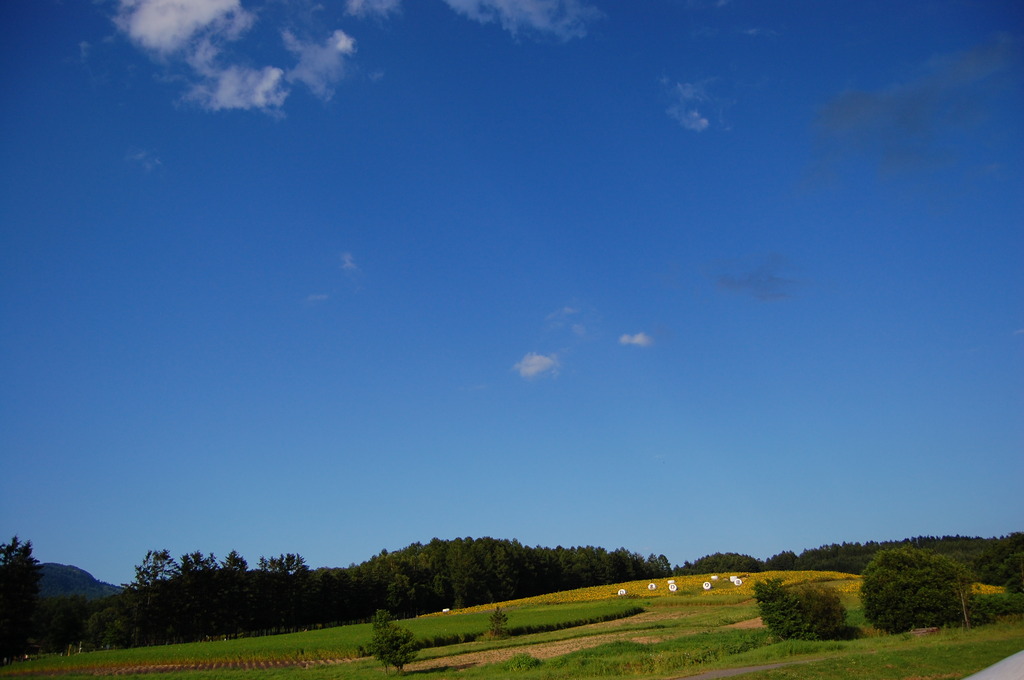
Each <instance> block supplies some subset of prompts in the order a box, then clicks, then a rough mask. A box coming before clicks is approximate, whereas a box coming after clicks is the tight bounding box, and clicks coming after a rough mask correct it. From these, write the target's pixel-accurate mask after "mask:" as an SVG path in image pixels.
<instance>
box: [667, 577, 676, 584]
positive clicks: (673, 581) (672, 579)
mask: <svg viewBox="0 0 1024 680" xmlns="http://www.w3.org/2000/svg"><path fill="white" fill-rule="evenodd" d="M668 582H669V583H675V582H676V580H675V579H674V578H670V579H669V580H668Z"/></svg>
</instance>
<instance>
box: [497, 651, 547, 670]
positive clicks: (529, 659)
mask: <svg viewBox="0 0 1024 680" xmlns="http://www.w3.org/2000/svg"><path fill="white" fill-rule="evenodd" d="M540 664H541V660H540V659H538V658H536V657H533V656H530V655H529V654H527V653H525V652H523V653H521V654H516V655H515V656H513V657H512V658H511V659H509V660H508V661H506V662H505V663H504V664H503V665H502V668H504V669H505V670H506V671H508V672H510V673H516V672H519V671H528V670H530V669H531V668H536V667H537V666H539V665H540Z"/></svg>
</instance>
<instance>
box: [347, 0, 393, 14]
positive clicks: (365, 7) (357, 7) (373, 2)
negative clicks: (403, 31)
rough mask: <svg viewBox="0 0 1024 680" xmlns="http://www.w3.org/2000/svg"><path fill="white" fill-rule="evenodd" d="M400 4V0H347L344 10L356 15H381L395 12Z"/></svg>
mask: <svg viewBox="0 0 1024 680" xmlns="http://www.w3.org/2000/svg"><path fill="white" fill-rule="evenodd" d="M401 5H402V0H348V2H346V3H345V12H346V13H347V14H351V15H352V16H357V17H366V16H373V15H376V16H381V17H383V16H387V15H388V14H390V13H392V12H397V11H398V10H399V9H400V8H401Z"/></svg>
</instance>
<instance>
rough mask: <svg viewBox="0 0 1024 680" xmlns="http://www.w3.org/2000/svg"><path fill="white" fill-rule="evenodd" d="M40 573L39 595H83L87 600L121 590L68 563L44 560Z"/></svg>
mask: <svg viewBox="0 0 1024 680" xmlns="http://www.w3.org/2000/svg"><path fill="white" fill-rule="evenodd" d="M41 573H42V575H43V577H42V578H41V579H40V580H39V596H40V597H60V596H62V595H84V596H85V598H86V599H87V600H95V599H98V598H101V597H107V596H108V595H116V594H118V593H119V592H121V588H119V587H118V586H113V585H110V584H109V583H104V582H103V581H97V580H96V579H95V578H93V575H92V574H90V573H89V572H87V571H85V570H84V569H79V568H78V567H73V566H71V565H68V564H55V563H53V562H46V563H44V564H43V565H42V569H41Z"/></svg>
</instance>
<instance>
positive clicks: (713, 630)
mask: <svg viewBox="0 0 1024 680" xmlns="http://www.w3.org/2000/svg"><path fill="white" fill-rule="evenodd" d="M729 576H736V577H739V578H740V579H741V584H740V585H734V584H733V582H731V581H730V580H729ZM772 577H778V578H783V579H785V581H786V582H787V583H794V584H795V583H802V582H808V581H810V582H816V583H821V584H823V585H825V586H827V587H829V588H833V589H835V590H837V591H838V592H839V593H840V596H841V598H842V600H843V602H844V605H845V606H846V607H847V610H848V622H849V623H850V624H851V625H853V626H856V627H858V628H859V629H860V631H861V632H860V636H859V637H858V638H856V639H852V640H848V641H838V642H835V641H833V642H796V641H785V642H775V641H773V640H772V638H771V637H770V636H769V634H768V633H767V631H765V630H764V628H763V627H760V625H759V621H758V619H757V606H756V603H755V601H754V600H753V595H752V591H753V584H754V583H755V582H756V581H758V580H762V579H765V578H772ZM704 583H709V584H711V585H712V587H711V588H710V590H706V589H705V588H704ZM859 583H860V578H859V577H858V576H854V575H850V574H843V573H838V572H762V573H757V574H732V575H721V576H720V577H719V578H718V579H717V580H712V577H711V576H710V575H703V576H685V577H675V578H674V579H672V582H670V581H669V580H668V579H658V580H656V581H649V580H643V581H632V582H628V583H620V584H615V585H610V586H597V587H592V588H582V589H578V590H570V591H563V592H559V593H552V594H549V595H542V596H537V597H531V598H525V599H521V600H512V601H508V602H504V603H499V605H498V606H501V607H502V609H503V610H504V611H505V612H506V613H507V614H508V624H507V627H508V630H509V631H510V632H511V633H512V635H511V636H510V637H508V638H505V639H488V637H487V636H486V635H485V634H486V632H487V630H488V627H489V617H490V615H491V613H492V612H493V610H494V607H495V605H487V606H481V607H472V608H468V609H463V610H458V611H450V612H436V613H433V614H430V615H426V616H421V617H418V618H416V619H409V620H405V621H401V622H400V623H401V625H403V626H405V627H407V628H409V629H410V630H411V631H412V632H413V633H414V635H415V636H416V639H417V640H418V641H419V642H420V643H421V644H422V645H424V648H422V649H420V650H419V652H418V654H417V657H416V660H415V661H414V662H413V663H412V664H410V665H409V666H407V667H406V674H407V675H410V676H412V677H419V678H424V679H437V680H441V679H448V678H456V677H457V678H465V679H466V680H474V679H477V678H479V679H481V680H486V679H488V678H509V677H516V678H523V679H524V680H530V679H536V680H541V679H544V680H561V679H563V678H564V679H573V678H580V679H582V678H682V677H689V676H695V675H699V674H701V673H703V672H706V671H709V670H714V669H723V668H736V667H759V666H768V665H775V664H788V665H785V666H782V667H778V668H773V669H766V670H761V671H757V672H754V673H749V674H745V675H744V677H745V678H752V679H756V678H765V679H767V678H790V679H801V678H808V679H810V678H821V677H829V678H847V677H848V678H855V677H856V678H864V677H871V678H883V679H890V678H891V679H893V680H898V679H901V678H902V679H909V678H917V679H920V678H933V679H935V680H938V679H940V678H942V679H955V678H962V677H964V676H966V675H969V674H970V673H973V672H975V671H977V670H980V669H981V668H984V667H986V666H988V665H991V664H992V663H995V662H996V661H998V660H1000V659H1002V658H1005V657H1006V656H1009V655H1010V654H1013V653H1015V652H1017V651H1020V650H1021V649H1024V621H1021V620H1020V618H1019V617H1018V618H1017V619H1016V620H1007V621H1002V622H999V623H996V624H992V625H989V626H983V627H980V628H975V629H973V630H970V631H963V630H960V629H950V630H943V631H940V632H939V633H937V634H933V635H927V636H920V637H919V636H913V635H909V634H907V635H895V636H887V635H880V634H877V633H875V632H874V631H872V630H871V629H870V627H868V626H866V624H865V622H864V619H863V614H862V612H861V610H860V602H859V598H858V590H859ZM670 586H674V588H670ZM983 590H984V591H986V592H991V591H992V590H997V589H992V588H991V587H984V589H983ZM621 591H625V594H624V595H621V594H620V592H621ZM369 640H370V626H369V625H368V624H359V625H351V626H341V627H336V628H325V629H322V630H310V631H306V632H301V633H293V634H288V635H277V636H268V637H254V638H242V639H234V640H214V641H209V642H202V643H192V644H183V645H167V646H160V647H147V648H136V649H128V650H116V651H104V652H92V653H86V654H79V655H73V656H70V657H67V656H64V657H61V656H51V657H44V658H40V659H36V660H32V661H29V662H26V663H22V664H17V665H14V666H10V667H7V668H4V669H2V670H0V677H12V678H14V677H22V676H27V675H33V676H49V675H60V676H62V677H65V678H72V679H73V678H77V677H97V676H111V675H122V674H128V673H148V672H160V674H161V677H165V678H166V677H170V678H185V679H187V680H222V679H224V680H237V679H238V678H241V677H252V676H255V677H257V678H261V679H263V680H276V679H277V678H287V679H288V680H300V679H301V680H314V679H315V680H319V679H320V678H352V679H353V680H359V679H361V678H381V677H383V670H382V668H381V666H380V664H379V663H377V662H376V660H374V659H372V658H368V657H365V656H361V654H362V651H363V648H364V647H365V646H366V644H367V643H368V642H369ZM793 662H799V663H793Z"/></svg>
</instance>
